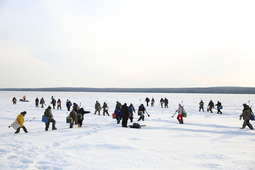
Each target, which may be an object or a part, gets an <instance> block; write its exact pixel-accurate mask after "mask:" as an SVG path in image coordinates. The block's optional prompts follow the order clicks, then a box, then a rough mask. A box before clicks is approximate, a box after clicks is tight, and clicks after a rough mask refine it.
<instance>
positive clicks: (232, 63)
mask: <svg viewBox="0 0 255 170" xmlns="http://www.w3.org/2000/svg"><path fill="white" fill-rule="evenodd" d="M254 8H255V1H253V0H238V1H237V0H213V1H212V0H210V1H209V0H192V1H190V0H178V1H176V0H95V1H90V0H87V1H86V0H36V1H34V0H26V1H19V0H0V79H1V83H0V88H13V87H21V88H23V87H24V88H26V87H27V88H29V87H130V88H132V87H208V86H250V87H254V86H255V79H254V78H253V77H254V73H255V67H254V64H255V22H254V17H255V10H254Z"/></svg>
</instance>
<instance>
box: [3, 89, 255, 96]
mask: <svg viewBox="0 0 255 170" xmlns="http://www.w3.org/2000/svg"><path fill="white" fill-rule="evenodd" d="M0 91H54V92H125V93H220V94H222V93H223V94H255V87H201V88H198V87H197V88H88V87H56V88H2V89H0Z"/></svg>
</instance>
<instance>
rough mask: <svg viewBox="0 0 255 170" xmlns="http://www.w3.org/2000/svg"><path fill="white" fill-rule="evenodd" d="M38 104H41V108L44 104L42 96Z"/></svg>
mask: <svg viewBox="0 0 255 170" xmlns="http://www.w3.org/2000/svg"><path fill="white" fill-rule="evenodd" d="M40 104H41V105H42V108H43V105H45V101H44V99H43V97H42V98H41V100H40Z"/></svg>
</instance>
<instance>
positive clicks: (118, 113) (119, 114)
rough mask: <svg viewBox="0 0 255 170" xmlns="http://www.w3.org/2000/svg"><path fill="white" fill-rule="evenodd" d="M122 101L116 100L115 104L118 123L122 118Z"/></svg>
mask: <svg viewBox="0 0 255 170" xmlns="http://www.w3.org/2000/svg"><path fill="white" fill-rule="evenodd" d="M121 107H122V105H121V103H120V102H118V101H117V102H116V106H115V110H114V113H116V120H117V124H119V123H120V120H121V111H120V110H121Z"/></svg>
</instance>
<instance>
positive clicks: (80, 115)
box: [12, 96, 254, 134]
mask: <svg viewBox="0 0 255 170" xmlns="http://www.w3.org/2000/svg"><path fill="white" fill-rule="evenodd" d="M12 102H13V104H16V102H17V99H16V98H15V97H14V98H13V99H12ZM145 102H146V106H147V107H148V106H149V104H150V103H151V107H153V106H154V104H155V99H154V98H152V99H151V100H150V99H149V98H148V97H146V98H145ZM159 102H160V105H161V107H162V108H168V103H169V102H168V99H167V98H164V99H163V98H161V99H160V100H159ZM50 104H51V105H52V107H51V106H48V107H47V108H46V109H45V111H44V114H43V116H44V118H46V119H45V121H44V122H45V131H48V129H49V127H50V123H52V130H57V128H56V120H55V119H54V118H53V114H52V108H53V109H56V106H57V110H61V109H62V106H61V105H62V102H61V100H60V99H58V100H56V99H55V98H54V97H53V96H52V97H51V102H50ZM39 105H41V108H44V106H46V103H45V100H44V98H43V97H42V98H41V99H40V100H39V98H38V97H36V99H35V107H39ZM243 107H244V109H243V111H242V114H241V115H240V120H241V118H243V120H244V123H243V126H242V127H241V128H242V129H244V128H245V127H246V126H248V127H249V128H250V129H251V130H253V126H252V125H251V123H250V122H249V121H250V120H251V117H252V116H253V117H254V114H253V112H252V109H251V107H249V105H247V104H244V105H243ZM66 108H67V110H68V111H69V112H70V113H69V115H68V117H67V118H66V121H67V123H70V126H69V128H73V126H74V124H76V125H78V127H81V126H82V124H83V120H84V114H87V113H90V111H85V110H84V109H83V108H82V107H81V106H78V104H76V103H75V102H74V103H72V102H71V101H70V100H69V99H67V101H66ZM214 108H215V109H217V114H222V111H221V110H222V109H223V106H222V103H221V102H220V101H217V103H216V104H214V102H213V101H212V100H210V101H209V103H208V105H207V112H210V113H213V109H214ZM101 110H103V116H105V115H107V116H110V114H109V112H108V111H109V107H108V105H107V103H106V102H104V103H103V106H102V107H101V104H100V103H99V102H98V101H96V103H95V112H94V115H97V114H98V115H100V113H101ZM198 110H199V112H201V111H203V112H204V111H205V109H204V102H203V100H201V101H200V102H199V109H198ZM134 113H136V110H135V107H134V106H133V104H132V103H130V105H129V106H128V105H127V103H124V104H121V103H120V102H119V101H116V106H115V109H114V113H113V114H112V116H113V118H114V119H116V121H117V124H120V122H121V125H122V127H128V125H127V124H128V120H130V122H133V119H134ZM137 113H138V116H139V118H138V120H137V121H144V120H145V115H146V114H147V116H148V117H150V115H149V114H148V112H147V111H146V108H145V106H144V105H143V104H140V105H139V107H138V109H137ZM176 113H178V114H177V120H178V122H179V123H180V124H184V121H183V117H186V116H187V112H186V111H185V109H184V106H183V104H179V106H178V109H177V110H176V112H175V113H174V115H173V116H172V117H174V116H175V114H176ZM25 115H26V111H23V112H21V113H20V114H19V115H18V116H17V118H16V122H18V124H19V125H20V126H19V127H18V128H17V130H16V132H15V134H17V133H19V131H20V128H22V129H23V130H24V131H25V132H26V133H27V132H28V131H27V129H26V127H25V126H24V117H25ZM130 127H131V126H130Z"/></svg>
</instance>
